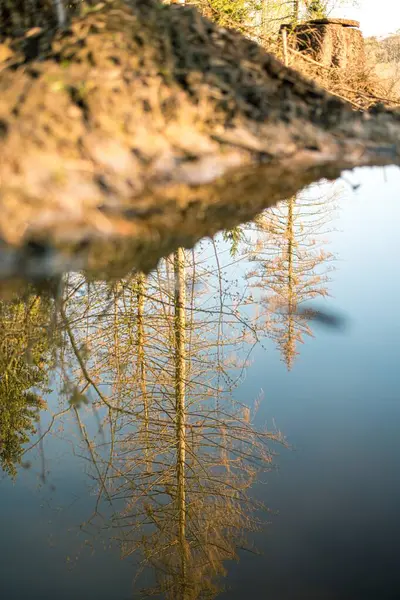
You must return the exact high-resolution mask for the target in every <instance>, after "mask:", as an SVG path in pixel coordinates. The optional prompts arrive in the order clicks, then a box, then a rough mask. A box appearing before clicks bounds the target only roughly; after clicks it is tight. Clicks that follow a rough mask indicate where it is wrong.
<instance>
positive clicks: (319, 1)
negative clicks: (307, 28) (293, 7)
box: [307, 0, 328, 19]
mask: <svg viewBox="0 0 400 600" xmlns="http://www.w3.org/2000/svg"><path fill="white" fill-rule="evenodd" d="M327 16H328V6H327V2H326V1H325V0H311V2H310V3H309V5H308V7H307V18H308V19H325V18H326V17H327Z"/></svg>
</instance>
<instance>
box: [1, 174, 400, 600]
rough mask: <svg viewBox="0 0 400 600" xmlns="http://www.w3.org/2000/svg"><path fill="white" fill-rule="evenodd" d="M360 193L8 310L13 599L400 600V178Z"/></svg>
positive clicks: (318, 198) (7, 458) (4, 432)
mask: <svg viewBox="0 0 400 600" xmlns="http://www.w3.org/2000/svg"><path fill="white" fill-rule="evenodd" d="M347 180H350V181H351V182H353V183H357V184H358V183H359V184H360V187H359V188H358V189H357V191H352V190H351V188H350V186H349V184H348V183H346V182H337V183H336V184H324V185H323V186H319V187H314V188H312V189H311V190H309V191H306V192H304V193H303V194H301V195H300V196H298V197H296V198H294V199H291V200H290V201H287V202H286V203H283V204H281V205H280V206H279V207H277V208H275V209H273V210H272V211H271V210H270V211H269V212H268V211H267V212H266V213H265V214H264V215H263V217H262V218H260V219H259V220H258V221H257V222H256V224H248V225H246V226H244V227H243V228H242V229H241V230H235V231H234V232H230V233H229V234H228V235H227V234H225V235H220V236H218V237H217V238H216V239H215V240H214V241H210V240H204V241H203V242H202V243H201V244H199V245H198V246H197V247H196V249H195V250H194V251H193V252H192V251H190V250H187V251H185V252H184V253H183V252H182V253H181V254H176V255H175V256H172V257H169V258H167V259H165V260H164V261H163V262H162V263H161V264H160V265H159V268H158V270H157V271H155V272H153V273H152V274H151V275H150V276H148V277H147V278H145V277H144V276H140V275H138V274H132V275H131V276H129V277H126V278H125V279H124V280H122V281H118V282H101V281H95V282H93V281H87V279H86V278H85V276H84V275H83V274H80V273H71V274H69V275H67V276H65V278H64V282H63V286H61V287H60V289H59V290H58V292H57V293H56V294H48V295H47V296H43V295H41V296H38V295H37V294H36V292H35V291H33V290H32V291H31V292H30V293H26V294H25V296H24V297H19V296H18V295H17V294H16V295H15V296H14V297H13V298H12V299H11V301H10V298H8V302H7V303H6V302H5V301H3V302H2V303H1V310H0V329H1V339H2V342H1V343H2V346H1V356H0V368H1V380H0V403H1V417H0V457H1V462H2V467H3V471H2V479H1V488H2V490H1V492H2V493H1V495H0V530H1V536H0V556H1V565H2V568H1V579H0V592H1V597H4V598H7V599H18V600H19V599H20V598H24V597H30V598H34V599H36V598H38V599H39V598H40V599H45V600H46V599H47V598H49V599H50V598H54V597H57V598H61V599H64V598H65V599H67V598H71V597H75V598H85V599H89V600H90V599H91V598H93V599H95V598H96V600H103V599H104V600H106V599H113V600H114V599H115V600H117V599H125V598H132V597H137V598H140V597H148V596H150V595H151V596H153V597H157V598H182V599H187V600H189V599H192V598H211V597H221V598H232V599H233V600H239V599H242V598H243V599H244V598H247V597H248V595H249V593H250V592H251V593H252V594H253V595H255V597H263V598H264V597H265V598H268V600H275V599H276V600H278V599H279V600H297V599H303V598H304V599H305V598H307V599H314V598H315V599H320V598H321V599H324V600H325V599H339V598H341V599H342V598H345V599H347V598H348V599H360V600H361V599H362V600H364V599H368V598H371V599H372V598H374V599H375V598H380V599H382V600H388V599H392V598H393V599H394V598H398V597H399V596H400V575H399V573H400V570H399V564H398V561H399V559H398V540H399V539H400V518H399V516H398V506H399V502H400V476H399V456H400V437H399V435H398V429H399V422H400V407H399V391H400V376H399V370H398V357H399V339H400V324H399V319H398V315H397V298H398V297H399V295H400V281H399V278H398V276H397V271H398V267H397V255H398V251H399V241H398V232H397V227H398V226H397V224H398V222H399V220H400V208H399V203H398V192H397V190H398V189H399V183H400V172H399V171H398V170H396V169H387V170H386V172H385V173H384V172H383V171H382V170H378V169H376V170H363V171H358V172H355V173H352V174H349V175H347V176H346V181H347ZM312 311H314V312H312ZM312 316H313V317H315V318H310V317H312ZM36 415H38V420H37V418H36ZM237 559H239V560H237Z"/></svg>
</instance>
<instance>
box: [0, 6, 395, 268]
mask: <svg viewBox="0 0 400 600" xmlns="http://www.w3.org/2000/svg"><path fill="white" fill-rule="evenodd" d="M27 2H28V0H25V3H24V0H21V4H22V6H28V5H27ZM20 10H21V8H20ZM27 11H28V14H29V10H28V8H27ZM3 14H4V13H3ZM51 14H52V13H51V11H49V12H48V13H46V15H48V16H47V17H46V18H47V21H46V22H45V23H43V22H42V21H41V28H39V29H38V28H35V29H32V28H31V26H32V25H35V24H36V23H35V21H34V20H29V19H25V21H24V22H25V24H26V27H25V29H24V28H23V27H22V28H21V26H19V27H16V26H15V24H13V25H12V26H11V25H9V24H8V25H7V27H6V26H5V24H3V26H2V28H0V35H1V38H2V43H1V45H0V156H1V160H0V215H1V219H0V239H1V240H3V248H4V251H5V252H7V253H8V256H12V258H10V259H9V260H8V262H7V265H8V266H7V273H10V272H12V270H13V269H14V268H16V267H15V265H17V264H18V265H19V266H18V269H21V262H20V257H21V256H23V252H22V254H21V248H22V249H24V248H26V247H27V245H28V244H30V246H29V247H30V248H32V241H34V243H35V244H36V246H35V247H40V248H42V247H46V248H50V247H52V248H61V249H63V250H65V251H67V252H71V253H72V254H74V255H76V252H77V249H79V252H80V253H83V254H84V256H85V259H88V260H89V261H90V263H91V264H92V265H97V266H99V267H102V268H103V267H104V266H105V265H106V264H107V263H108V262H109V261H110V260H111V259H112V258H114V259H115V261H116V262H117V263H118V264H120V265H123V267H124V268H127V265H128V266H129V267H137V268H144V269H149V268H151V267H153V266H154V265H155V263H156V261H157V260H158V258H159V257H160V256H161V255H162V254H165V253H166V252H169V251H171V250H173V249H174V248H175V247H176V246H177V245H182V244H183V245H188V246H190V245H192V244H193V243H194V242H195V241H196V240H197V239H199V238H200V237H202V236H204V235H211V234H213V233H215V232H216V231H217V230H218V229H221V228H224V227H231V226H233V225H235V224H237V223H239V222H240V221H243V220H246V219H249V218H251V217H252V216H254V215H255V214H256V213H257V212H259V211H260V210H261V209H262V208H264V207H266V206H268V205H270V204H272V203H274V202H276V201H277V200H279V199H282V198H285V197H287V196H288V195H290V194H292V193H294V192H296V191H297V190H299V189H301V188H303V187H304V186H305V185H307V184H308V183H311V182H312V181H315V180H317V179H320V178H321V177H328V178H335V177H337V176H338V175H339V174H340V172H341V170H342V169H344V168H351V167H354V166H360V165H371V164H398V162H399V152H398V149H399V147H398V141H399V140H400V118H399V116H398V114H397V113H395V112H392V113H389V112H386V111H383V110H382V111H377V112H376V113H375V114H370V113H363V114H361V113H355V112H354V111H353V110H352V109H351V108H350V107H349V106H348V105H346V104H344V103H342V102H340V101H339V100H338V99H337V98H334V97H331V96H329V95H328V94H327V93H325V92H324V91H323V90H321V89H319V88H317V87H316V86H315V85H313V84H312V83H310V82H308V81H307V80H305V79H303V78H301V77H300V76H299V75H298V74H297V73H296V72H294V71H291V70H287V69H285V68H284V67H283V65H281V64H280V63H279V62H278V61H277V60H275V59H274V58H273V57H272V56H270V55H268V54H267V53H265V52H264V51H263V50H262V48H260V47H259V46H257V45H256V44H255V43H252V42H250V41H248V40H247V39H245V38H244V37H242V36H241V35H240V34H238V33H236V32H233V31H227V30H223V29H218V28H217V27H216V26H215V25H214V24H212V23H211V22H209V21H208V20H206V19H204V18H203V17H201V16H200V15H199V13H198V12H197V11H196V10H195V9H194V8H191V7H186V8H176V7H165V6H162V5H161V4H159V3H158V2H156V1H153V0H141V1H140V2H139V1H137V2H136V1H131V2H122V1H120V0H116V1H111V2H103V3H101V4H99V5H97V6H96V7H95V8H94V9H90V10H88V11H87V13H86V14H85V16H84V17H81V18H75V19H74V20H73V21H72V23H71V24H70V25H69V26H68V27H66V28H64V29H63V30H57V29H56V27H55V23H54V20H52V17H51ZM49 15H50V16H49ZM9 22H10V17H8V23H9ZM13 23H14V21H13ZM46 23H47V24H46ZM28 26H29V28H27V27H28ZM110 247H112V248H115V247H118V248H119V252H118V253H117V254H114V255H113V256H111V251H110ZM106 248H108V249H106ZM15 249H16V250H15ZM15 257H18V258H15ZM15 261H19V262H15ZM0 275H1V272H0ZM3 276H4V273H3Z"/></svg>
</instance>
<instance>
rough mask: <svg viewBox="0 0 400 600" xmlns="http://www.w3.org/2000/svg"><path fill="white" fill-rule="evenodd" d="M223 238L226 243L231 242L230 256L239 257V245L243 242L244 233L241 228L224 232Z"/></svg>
mask: <svg viewBox="0 0 400 600" xmlns="http://www.w3.org/2000/svg"><path fill="white" fill-rule="evenodd" d="M222 237H223V239H224V241H225V242H229V243H230V244H231V247H230V254H231V256H232V257H234V256H237V253H238V252H239V244H240V242H241V241H242V240H243V238H244V236H243V231H242V228H241V227H240V226H238V227H234V228H233V229H229V230H227V231H224V232H223V234H222Z"/></svg>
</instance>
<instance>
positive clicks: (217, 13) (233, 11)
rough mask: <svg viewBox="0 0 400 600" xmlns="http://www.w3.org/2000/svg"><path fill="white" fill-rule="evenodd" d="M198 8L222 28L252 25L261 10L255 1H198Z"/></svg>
mask: <svg viewBox="0 0 400 600" xmlns="http://www.w3.org/2000/svg"><path fill="white" fill-rule="evenodd" d="M195 4H197V6H198V8H199V9H200V10H201V11H202V12H203V13H204V14H206V16H208V17H209V18H211V19H212V20H213V21H215V22H216V23H218V25H221V26H222V27H237V28H239V29H240V26H244V25H248V24H250V21H251V18H252V16H253V15H254V14H255V12H257V11H259V10H260V9H261V3H260V2H256V1H254V0H250V1H247V0H197V2H195Z"/></svg>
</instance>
